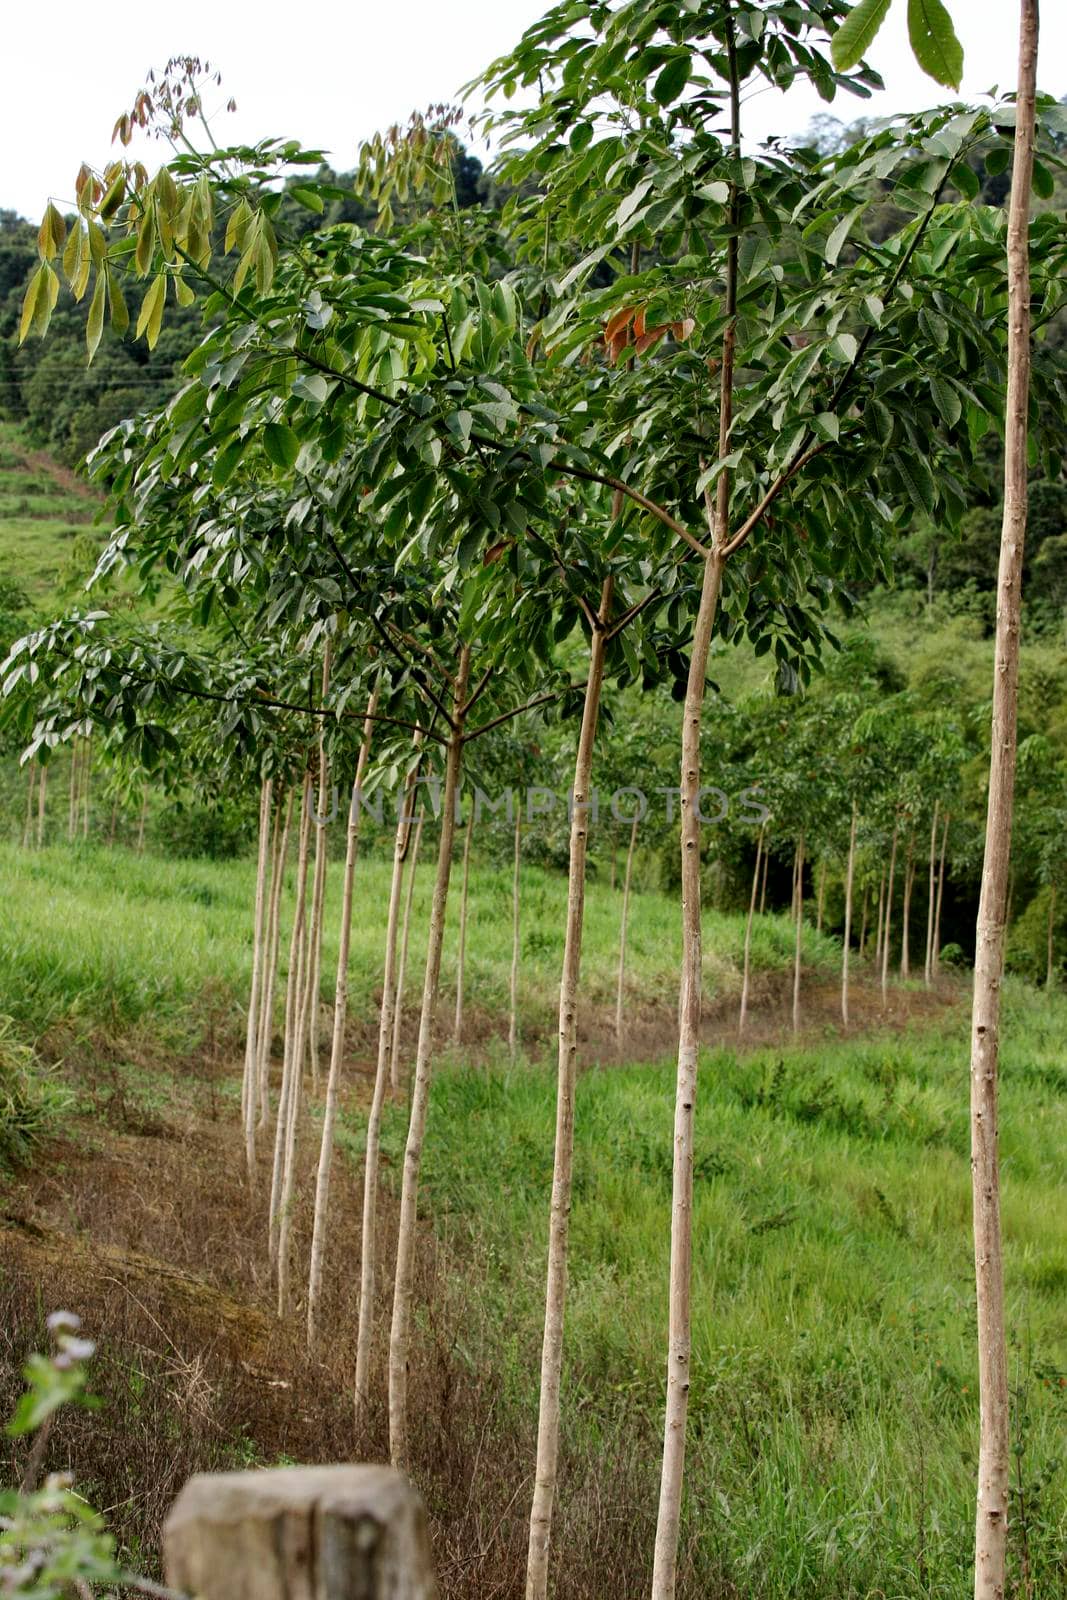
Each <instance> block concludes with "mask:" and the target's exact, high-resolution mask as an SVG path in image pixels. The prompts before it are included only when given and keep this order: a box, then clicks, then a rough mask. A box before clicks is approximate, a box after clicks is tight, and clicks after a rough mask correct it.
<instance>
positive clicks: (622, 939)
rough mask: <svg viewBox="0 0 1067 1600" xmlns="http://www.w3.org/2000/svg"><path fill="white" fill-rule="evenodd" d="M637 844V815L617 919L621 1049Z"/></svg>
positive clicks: (617, 1008)
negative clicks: (632, 884)
mask: <svg viewBox="0 0 1067 1600" xmlns="http://www.w3.org/2000/svg"><path fill="white" fill-rule="evenodd" d="M636 844H637V815H636V813H635V814H634V820H633V823H632V824H631V827H630V844H629V848H628V849H627V851H626V869H625V873H626V875H625V877H624V878H623V884H622V916H621V918H620V919H619V981H618V987H617V990H616V994H615V1047H616V1049H618V1050H621V1049H622V1011H623V998H624V995H625V990H626V923H627V917H628V914H629V910H630V878H631V875H632V873H633V865H634V847H635V845H636ZM614 855H615V847H614V843H613V844H612V860H614Z"/></svg>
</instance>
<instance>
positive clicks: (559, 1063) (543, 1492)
mask: <svg viewBox="0 0 1067 1600" xmlns="http://www.w3.org/2000/svg"><path fill="white" fill-rule="evenodd" d="M621 509H622V507H621V504H620V501H619V499H618V497H617V496H616V498H615V500H614V502H613V505H612V516H613V520H614V519H615V518H617V517H618V516H619V515H620V513H621ZM612 594H613V585H612V582H611V579H610V578H609V579H608V580H607V581H606V582H605V584H604V587H603V590H602V591H601V597H600V610H599V612H598V615H597V624H598V626H597V627H596V628H594V630H593V635H592V639H591V641H590V647H589V675H588V678H587V680H586V688H585V704H584V706H583V708H582V726H581V731H580V732H579V735H578V748H577V751H576V752H575V758H574V788H573V790H572V794H571V815H570V840H569V859H568V867H567V923H566V931H565V934H564V944H563V969H562V971H561V973H560V981H559V1047H558V1054H557V1058H556V1136H555V1147H554V1154H553V1164H552V1201H551V1209H550V1211H549V1221H548V1271H547V1278H546V1284H545V1325H544V1333H543V1338H542V1342H541V1390H540V1402H539V1409H538V1417H537V1459H536V1462H535V1465H534V1491H533V1501H532V1504H531V1507H530V1538H529V1544H528V1547H527V1552H526V1596H527V1600H544V1597H545V1595H546V1594H547V1592H548V1552H549V1544H550V1541H551V1537H552V1510H553V1505H554V1503H555V1496H556V1476H557V1468H558V1460H559V1392H560V1379H561V1375H562V1372H563V1313H564V1308H565V1306H566V1301H567V1245H568V1240H569V1231H570V1211H571V1184H572V1178H573V1167H574V1096H575V1078H576V1069H577V1057H578V981H579V977H580V973H581V961H582V924H583V919H584V915H585V867H586V854H587V851H588V847H589V791H590V783H591V777H592V769H593V746H594V743H595V741H596V731H597V723H598V721H599V717H600V695H601V690H602V688H603V683H604V650H605V640H604V628H605V625H606V623H607V621H608V618H609V616H610V613H611V603H612Z"/></svg>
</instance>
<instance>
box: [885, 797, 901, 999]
mask: <svg viewBox="0 0 1067 1600" xmlns="http://www.w3.org/2000/svg"><path fill="white" fill-rule="evenodd" d="M897 830H898V823H897V822H896V821H894V823H893V843H892V845H891V846H890V850H889V879H888V882H887V883H886V890H885V927H884V928H883V930H882V1006H883V1008H884V1007H885V1005H886V1004H887V997H888V994H889V944H890V935H891V933H892V931H893V874H894V872H895V870H896V865H897Z"/></svg>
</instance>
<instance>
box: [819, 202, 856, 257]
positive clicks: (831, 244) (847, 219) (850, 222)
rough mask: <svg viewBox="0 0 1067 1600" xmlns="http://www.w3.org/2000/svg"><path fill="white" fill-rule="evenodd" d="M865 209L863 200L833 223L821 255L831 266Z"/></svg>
mask: <svg viewBox="0 0 1067 1600" xmlns="http://www.w3.org/2000/svg"><path fill="white" fill-rule="evenodd" d="M866 209H867V202H866V201H864V202H863V204H862V205H858V206H855V207H854V208H853V209H852V210H851V211H849V212H847V213H846V215H845V216H843V217H842V218H841V220H840V221H839V222H838V223H836V224H835V226H834V228H833V230H832V232H831V233H830V237H829V238H828V239H827V241H826V248H825V250H824V251H823V255H824V256H825V257H826V260H827V261H828V262H829V263H830V265H831V266H835V265H836V264H837V258H838V256H839V255H840V254H841V247H842V245H843V244H844V242H845V240H846V239H847V238H848V236H849V234H850V233H851V232H852V229H853V228H854V227H855V225H856V223H857V222H858V221H859V219H860V217H862V215H863V213H864V211H865V210H866Z"/></svg>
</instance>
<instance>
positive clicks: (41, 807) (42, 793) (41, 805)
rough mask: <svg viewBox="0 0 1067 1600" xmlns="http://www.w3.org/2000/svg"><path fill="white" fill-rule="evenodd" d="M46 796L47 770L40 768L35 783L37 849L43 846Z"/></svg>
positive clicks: (43, 767)
mask: <svg viewBox="0 0 1067 1600" xmlns="http://www.w3.org/2000/svg"><path fill="white" fill-rule="evenodd" d="M47 794H48V768H47V767H45V766H42V768H41V776H40V778H39V780H38V783H37V848H38V850H40V849H41V847H42V846H43V844H44V823H45V799H46V797H47Z"/></svg>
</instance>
